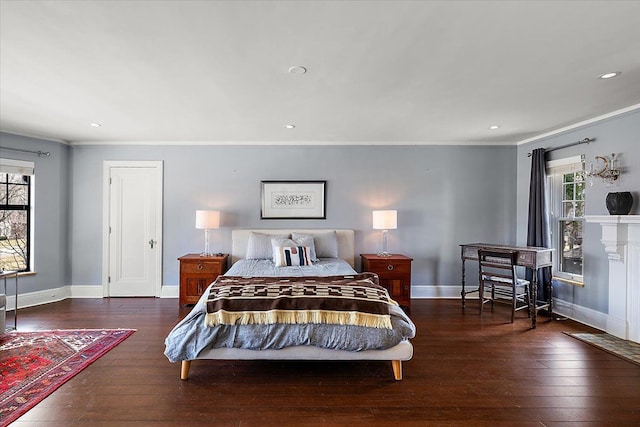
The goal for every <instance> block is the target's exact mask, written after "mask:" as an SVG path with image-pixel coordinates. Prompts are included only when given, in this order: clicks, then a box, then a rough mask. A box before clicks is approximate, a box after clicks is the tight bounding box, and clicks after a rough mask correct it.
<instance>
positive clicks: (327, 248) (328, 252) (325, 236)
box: [291, 230, 338, 259]
mask: <svg viewBox="0 0 640 427" xmlns="http://www.w3.org/2000/svg"><path fill="white" fill-rule="evenodd" d="M305 237H312V238H313V243H314V245H315V257H316V259H317V258H338V234H337V233H336V231H335V230H332V231H324V232H318V233H295V232H294V233H291V238H292V239H293V240H294V241H298V240H299V239H301V238H305Z"/></svg>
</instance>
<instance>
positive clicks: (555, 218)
mask: <svg viewBox="0 0 640 427" xmlns="http://www.w3.org/2000/svg"><path fill="white" fill-rule="evenodd" d="M547 177H548V178H547V179H548V192H549V202H550V203H549V208H550V209H549V213H550V215H549V216H550V225H551V241H552V244H553V247H554V248H555V249H556V254H557V255H556V256H555V257H554V258H555V262H554V263H555V265H554V273H553V275H554V278H555V279H559V280H563V281H566V282H569V283H572V284H577V285H582V284H583V259H584V258H583V254H582V229H583V225H584V190H585V173H584V157H583V156H577V157H571V158H567V159H560V160H554V161H550V162H547Z"/></svg>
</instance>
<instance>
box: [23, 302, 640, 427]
mask: <svg viewBox="0 0 640 427" xmlns="http://www.w3.org/2000/svg"><path fill="white" fill-rule="evenodd" d="M187 311H188V309H184V308H183V309H179V308H178V302H177V300H176V299H152V298H151V299H146V298H138V299H133V298H112V299H74V300H66V301H63V302H59V303H54V304H48V305H43V306H39V307H33V308H28V309H23V310H20V313H19V319H18V320H19V323H18V329H19V330H35V329H71V328H135V329H137V332H136V333H134V334H133V335H132V336H131V337H129V338H128V339H127V340H126V341H124V342H123V343H122V344H120V345H119V346H118V347H116V348H115V349H114V350H112V351H110V352H109V353H107V354H106V355H105V356H104V357H102V358H101V359H99V360H98V361H97V362H95V363H94V364H92V365H91V366H89V367H88V368H87V369H85V370H84V371H82V372H81V373H80V374H78V375H77V376H76V377H74V378H73V379H71V380H70V381H69V382H67V383H66V384H65V385H63V386H62V387H61V388H60V389H58V390H57V391H56V392H54V393H53V394H52V395H50V396H49V397H48V398H46V399H45V400H44V401H42V402H41V403H40V404H38V405H37V406H36V407H34V408H33V409H32V410H31V411H29V412H28V413H26V414H25V415H23V416H22V417H21V418H20V419H18V420H17V421H16V422H15V423H14V425H15V426H92V427H99V426H192V425H215V426H271V425H276V426H309V425H310V426H314V425H330V426H333V425H336V426H354V427H355V426H387V425H388V426H625V425H628V426H631V425H633V426H638V425H640V367H639V366H636V365H634V364H632V363H629V362H626V361H624V360H621V359H619V358H617V357H615V356H613V355H610V354H608V353H606V352H604V351H601V350H598V349H596V348H594V347H591V346H589V345H587V344H585V343H583V342H580V341H578V340H576V339H573V338H571V337H569V336H567V335H565V334H563V331H585V332H589V331H594V330H592V329H591V328H589V327H586V326H584V325H581V324H578V323H575V322H573V321H569V320H565V321H560V320H549V319H548V318H545V317H541V318H539V320H538V327H537V329H535V330H531V329H529V321H528V320H527V319H526V313H524V312H519V313H518V314H517V320H516V322H515V323H514V324H510V323H508V320H509V313H508V307H506V306H501V305H500V306H498V307H496V309H495V312H493V313H492V312H491V311H490V310H489V311H486V312H485V313H484V316H483V318H482V320H481V319H480V317H479V315H478V310H477V308H476V307H475V304H474V302H473V301H470V303H469V305H468V308H467V310H466V312H463V311H462V310H461V308H460V302H459V301H457V300H413V301H412V309H411V317H412V319H413V320H414V322H415V323H416V326H417V330H418V332H417V337H416V338H415V339H414V340H413V344H414V347H415V354H414V357H413V359H412V360H411V361H409V362H405V363H404V380H402V381H399V382H396V381H394V379H393V375H392V371H391V364H390V363H388V362H346V363H338V362H326V363H325V362H274V361H271V362H262V361H242V362H239V361H194V362H193V364H192V366H191V372H190V377H189V380H187V381H181V380H180V379H179V371H180V366H179V364H171V363H169V362H168V360H167V359H166V358H165V356H164V355H163V351H164V344H163V341H164V337H165V336H166V335H167V333H168V332H169V330H170V329H171V328H172V327H173V325H174V324H175V323H176V322H177V321H178V320H179V319H180V318H181V317H182V316H184V315H185V314H186V313H187Z"/></svg>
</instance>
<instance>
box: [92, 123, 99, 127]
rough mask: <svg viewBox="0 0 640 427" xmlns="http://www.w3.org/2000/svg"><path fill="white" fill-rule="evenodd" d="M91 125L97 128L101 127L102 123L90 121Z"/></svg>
mask: <svg viewBox="0 0 640 427" xmlns="http://www.w3.org/2000/svg"><path fill="white" fill-rule="evenodd" d="M91 127H94V128H99V127H102V125H101V124H100V123H91Z"/></svg>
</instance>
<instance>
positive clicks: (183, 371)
mask: <svg viewBox="0 0 640 427" xmlns="http://www.w3.org/2000/svg"><path fill="white" fill-rule="evenodd" d="M190 367H191V360H183V361H182V365H181V366H180V379H181V380H186V379H187V378H188V377H189V368H190Z"/></svg>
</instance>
